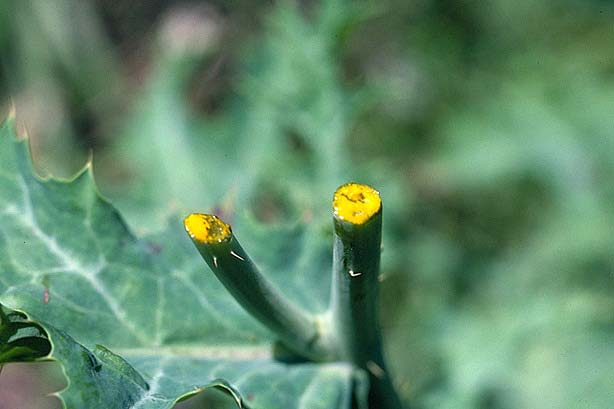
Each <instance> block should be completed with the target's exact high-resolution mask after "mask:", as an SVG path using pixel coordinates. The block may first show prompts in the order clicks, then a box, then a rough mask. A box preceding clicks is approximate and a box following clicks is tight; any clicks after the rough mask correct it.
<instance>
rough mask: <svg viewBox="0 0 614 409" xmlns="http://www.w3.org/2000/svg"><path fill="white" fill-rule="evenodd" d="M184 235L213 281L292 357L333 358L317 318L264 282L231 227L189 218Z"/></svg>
mask: <svg viewBox="0 0 614 409" xmlns="http://www.w3.org/2000/svg"><path fill="white" fill-rule="evenodd" d="M184 224H185V227H186V231H187V232H188V233H189V234H190V237H191V238H192V241H193V242H194V244H195V245H196V248H197V249H198V251H199V252H200V254H201V256H202V257H203V259H204V260H205V261H206V262H207V264H208V265H209V267H210V268H211V270H212V271H213V273H214V274H215V275H216V277H217V278H218V279H219V280H220V281H221V282H222V284H223V285H224V287H226V289H227V290H228V291H229V292H230V293H231V294H232V296H233V297H234V298H235V299H236V300H237V301H238V302H239V303H240V304H241V305H242V306H243V308H245V309H246V310H247V311H248V312H249V313H250V314H251V315H252V316H254V317H255V318H256V319H258V320H259V321H260V322H261V323H262V324H264V325H265V326H266V327H268V328H269V329H270V330H271V331H273V332H274V333H275V334H276V335H277V336H278V337H279V339H280V341H281V342H282V343H283V344H284V345H285V346H286V347H287V348H288V349H289V350H291V351H293V352H294V353H296V354H298V355H300V356H303V357H304V358H307V359H310V360H313V361H324V360H330V359H332V358H333V352H334V348H333V346H332V345H331V344H330V343H329V342H327V340H328V339H327V338H325V337H324V336H323V335H322V331H321V325H320V322H319V320H318V318H317V317H315V316H313V315H310V314H308V313H306V312H305V311H303V310H302V309H301V308H299V307H298V306H297V305H295V304H294V303H292V302H290V301H289V300H288V299H287V298H286V297H284V296H283V294H282V293H281V292H280V291H279V290H278V289H277V288H276V287H275V286H274V285H273V283H271V282H270V281H269V280H267V279H266V278H265V277H264V276H263V275H262V274H261V273H260V271H259V270H258V268H257V267H256V265H255V264H254V263H253V262H252V261H251V259H250V258H249V256H248V255H247V253H246V252H245V250H243V248H242V247H241V245H240V244H239V242H238V241H237V239H236V238H235V236H234V235H233V234H232V231H231V229H230V226H228V225H227V224H226V223H224V222H223V221H221V220H220V219H218V218H217V217H216V216H210V215H204V214H192V215H190V216H188V217H187V218H186V219H185V221H184Z"/></svg>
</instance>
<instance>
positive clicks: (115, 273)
mask: <svg viewBox="0 0 614 409" xmlns="http://www.w3.org/2000/svg"><path fill="white" fill-rule="evenodd" d="M13 126H14V125H13V121H12V119H9V120H8V121H7V122H5V123H4V125H3V126H2V127H1V128H0V219H1V224H0V302H1V303H2V304H1V307H0V364H2V363H7V362H29V361H46V360H55V361H59V362H60V363H61V364H62V367H63V371H64V374H65V375H66V378H67V380H68V386H67V388H66V389H65V390H63V391H61V392H60V393H59V396H60V397H61V399H62V400H63V402H64V404H65V406H66V407H67V408H86V407H87V408H170V407H172V406H173V405H174V404H175V403H176V402H178V401H181V400H184V399H187V398H189V397H191V396H193V395H195V394H197V393H198V392H199V391H202V390H203V389H206V388H211V387H212V388H217V389H222V390H224V391H226V392H227V393H228V394H230V395H231V396H232V397H233V398H234V400H235V401H236V403H237V405H238V406H239V407H244V406H245V407H253V408H267V409H272V408H292V407H302V408H349V407H351V405H352V402H355V403H356V404H357V405H358V407H363V408H364V407H367V405H368V404H369V405H370V407H381V408H399V407H400V403H399V400H398V398H397V397H396V393H395V392H394V389H393V387H392V384H391V382H390V379H389V377H388V376H387V373H386V370H385V364H384V360H383V356H382V351H381V339H380V334H379V329H378V324H377V315H376V300H377V285H378V274H379V252H380V240H381V203H380V199H379V194H378V193H377V192H376V191H374V190H372V189H370V188H368V187H366V186H363V185H355V184H349V185H344V186H342V187H341V188H340V189H339V190H338V191H337V193H336V196H335V199H334V204H335V246H334V257H333V259H334V268H333V276H334V280H333V286H332V288H333V291H332V294H333V297H332V300H333V301H332V304H331V310H330V313H329V312H327V311H323V310H321V308H320V309H319V308H318V303H319V302H320V301H321V300H322V299H323V297H325V296H326V294H325V293H326V292H327V288H328V287H327V285H325V283H324V282H323V281H321V280H323V279H326V276H327V274H326V273H325V272H324V273H322V272H319V271H316V272H315V273H316V274H315V275H314V276H312V277H309V279H310V280H312V279H315V280H316V281H307V280H306V277H298V279H299V280H305V281H303V282H302V284H301V285H299V286H296V287H295V288H293V289H292V288H291V289H290V291H291V292H288V287H292V285H289V286H286V285H283V286H282V284H281V283H291V282H292V277H289V275H291V274H293V272H292V271H291V268H289V264H288V265H285V264H281V265H279V267H281V268H280V269H279V270H278V271H272V273H273V274H271V275H269V278H265V276H264V275H262V274H261V273H260V272H259V271H258V270H257V268H256V267H255V265H254V264H253V263H252V262H251V261H250V259H249V257H248V256H247V254H246V253H245V252H244V250H243V249H242V248H241V246H240V245H239V244H238V242H237V240H236V238H235V237H234V235H233V234H232V232H231V230H230V227H229V226H228V225H226V224H225V223H224V222H222V221H221V220H220V219H218V218H216V217H214V216H208V215H198V214H194V215H191V216H189V217H187V218H186V219H185V228H186V230H187V231H188V233H190V236H191V237H192V239H193V241H194V243H195V244H196V247H197V248H198V250H199V251H200V254H201V255H202V256H203V258H204V259H205V260H206V261H207V263H208V264H209V265H210V267H211V268H212V270H213V271H214V273H215V274H216V275H217V277H218V278H219V279H220V281H221V282H222V283H223V284H224V286H225V287H226V288H227V289H228V290H230V291H229V292H230V293H231V294H232V295H233V296H234V298H235V299H236V300H237V301H238V302H239V304H241V305H243V306H244V307H245V309H246V310H247V311H249V312H250V313H251V314H252V315H253V316H255V317H256V318H257V319H258V320H259V321H260V322H261V323H263V324H264V326H262V325H261V324H260V323H259V322H258V321H256V320H254V319H252V317H251V316H250V315H248V314H247V313H246V312H245V311H243V310H242V309H241V308H240V307H239V305H238V304H237V303H236V301H235V300H234V299H233V298H232V297H230V296H229V295H228V293H227V292H226V291H225V290H224V289H223V288H221V286H220V284H219V283H218V282H217V281H216V280H215V279H214V278H213V277H211V275H210V274H203V271H202V268H201V264H202V263H199V262H198V260H197V258H196V257H194V256H195V254H194V251H193V250H194V249H193V248H191V245H190V244H189V240H187V239H186V237H185V233H182V232H181V230H180V229H178V228H177V224H178V223H176V224H174V223H171V225H170V227H169V229H168V230H167V231H165V232H163V233H161V234H160V235H159V236H158V237H152V238H148V239H147V240H145V239H139V238H137V237H135V236H133V235H132V234H131V233H130V231H129V230H128V229H127V228H126V226H125V224H124V222H123V220H122V218H121V216H120V215H119V214H118V212H117V211H116V210H115V209H114V208H113V207H112V206H111V205H110V204H109V203H108V202H106V201H104V200H103V199H101V197H100V196H99V194H98V192H97V190H96V186H95V183H94V181H93V177H92V172H91V167H90V166H89V165H88V166H87V167H86V168H85V169H84V170H83V171H82V172H81V173H79V174H78V175H77V176H76V177H75V178H74V179H72V180H71V181H68V182H66V181H58V180H54V179H47V180H41V179H40V178H38V177H37V176H36V175H35V174H34V173H33V171H32V167H31V161H30V156H29V151H28V147H27V142H26V140H17V139H16V138H15V136H14V133H13V131H12V129H13ZM246 220H248V219H246ZM306 225H307V224H301V225H298V226H296V227H295V228H294V229H291V231H286V232H283V231H280V232H277V233H276V234H274V235H271V236H269V237H268V243H267V244H266V245H265V246H263V248H267V249H271V250H273V249H279V246H288V245H289V246H290V247H288V248H287V249H288V250H289V251H290V249H291V246H292V245H293V244H294V245H295V244H296V242H295V240H297V239H298V240H301V239H303V238H304V237H302V236H301V233H302V229H304V228H305V226H306ZM286 256H287V257H288V258H291V257H293V255H292V254H288V255H284V257H286ZM271 257H274V258H279V257H280V255H279V254H273V255H271ZM265 264H266V263H265ZM312 267H313V268H318V265H317V264H316V263H314V265H313V266H312ZM275 274H284V275H285V277H284V279H283V280H279V277H277V278H276V277H275ZM318 280H320V281H318ZM278 287H279V290H278ZM283 287H286V288H285V289H286V291H287V292H286V294H283V293H282V292H281V288H283ZM294 291H300V292H301V293H302V294H301V295H302V296H303V297H304V298H303V299H304V300H305V299H306V300H309V302H310V303H312V304H313V305H314V306H315V307H314V308H313V311H315V312H314V313H313V314H312V313H305V312H303V308H304V307H305V305H304V303H303V305H300V303H299V305H295V303H294V302H290V301H289V300H288V298H289V297H293V298H295V299H297V298H299V297H294V296H295V293H293V292H294ZM265 327H266V328H268V329H269V330H270V331H267V329H266V328H265ZM278 342H279V343H278ZM101 344H104V345H101ZM272 345H277V348H275V349H274V350H272V349H271V346H272ZM275 351H276V352H275ZM367 374H368V378H369V382H367V376H366V375H367ZM369 383H370V384H371V387H370V390H371V393H369V394H368V393H367V390H368V389H369V386H368V384H369ZM367 395H369V396H367ZM368 401H369V403H368Z"/></svg>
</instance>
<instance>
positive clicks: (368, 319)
mask: <svg viewBox="0 0 614 409" xmlns="http://www.w3.org/2000/svg"><path fill="white" fill-rule="evenodd" d="M333 209H334V217H333V219H334V228H335V235H334V247H333V284H332V293H331V312H332V320H333V323H332V325H331V326H332V327H333V328H336V329H337V334H336V338H337V342H338V344H339V354H340V355H341V357H342V358H343V359H344V360H347V361H350V362H352V363H354V364H355V365H356V366H358V367H360V368H363V369H365V370H366V371H367V373H368V374H369V380H370V391H369V407H371V408H381V409H399V408H401V403H400V400H399V397H398V395H397V393H396V391H395V390H394V387H393V385H392V382H391V380H390V377H389V375H388V371H387V370H386V364H385V362H384V356H383V352H382V339H381V332H380V328H379V319H378V310H377V305H378V292H379V280H378V277H379V271H380V270H379V265H380V253H381V237H382V203H381V199H380V196H379V192H377V191H376V190H375V189H373V188H371V187H369V186H366V185H360V184H356V183H349V184H346V185H343V186H341V187H340V188H339V189H337V191H336V192H335V196H334V199H333Z"/></svg>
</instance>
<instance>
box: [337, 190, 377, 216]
mask: <svg viewBox="0 0 614 409" xmlns="http://www.w3.org/2000/svg"><path fill="white" fill-rule="evenodd" d="M381 207H382V199H381V198H380V195H379V192H378V191H377V190H375V189H373V188H372V187H371V186H367V185H361V184H359V183H348V184H345V185H343V186H341V187H339V189H337V191H336V192H335V195H334V196H333V211H334V212H335V216H337V217H338V218H339V219H341V220H346V221H348V222H350V223H353V224H363V223H365V222H366V221H367V220H369V219H370V218H371V216H373V215H374V214H376V213H377V212H379V210H380V209H381Z"/></svg>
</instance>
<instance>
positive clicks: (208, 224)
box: [183, 213, 232, 244]
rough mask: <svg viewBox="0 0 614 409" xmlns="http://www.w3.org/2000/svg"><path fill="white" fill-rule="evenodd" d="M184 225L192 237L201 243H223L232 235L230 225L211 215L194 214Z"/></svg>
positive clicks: (185, 220)
mask: <svg viewBox="0 0 614 409" xmlns="http://www.w3.org/2000/svg"><path fill="white" fill-rule="evenodd" d="M183 225H184V226H185V230H186V231H187V232H188V234H189V235H190V237H192V238H193V239H194V240H197V241H200V242H201V243H208V244H211V243H221V242H222V241H224V240H228V239H229V238H230V236H231V234H232V231H231V229H230V226H229V225H227V224H226V223H224V222H223V221H222V220H220V218H218V217H217V216H213V215H210V214H200V213H192V214H191V215H189V216H188V217H186V218H185V219H184V220H183Z"/></svg>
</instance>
